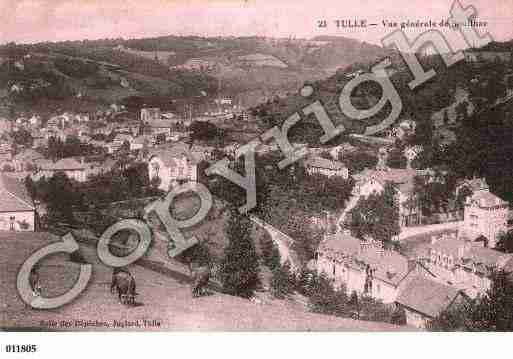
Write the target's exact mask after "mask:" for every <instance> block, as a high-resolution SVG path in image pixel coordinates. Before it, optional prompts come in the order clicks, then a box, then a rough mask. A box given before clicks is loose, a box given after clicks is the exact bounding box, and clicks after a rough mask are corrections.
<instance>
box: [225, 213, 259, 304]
mask: <svg viewBox="0 0 513 359" xmlns="http://www.w3.org/2000/svg"><path fill="white" fill-rule="evenodd" d="M251 226H252V223H251V220H250V219H249V217H248V215H243V214H240V213H239V212H238V210H237V208H235V207H232V208H231V210H230V218H229V219H228V223H227V226H226V236H227V237H228V246H227V247H226V249H225V252H224V258H223V260H222V262H221V270H220V279H221V283H222V284H223V289H224V291H225V292H226V293H228V294H231V295H237V296H240V297H243V298H250V297H251V296H253V294H254V292H255V290H256V289H257V288H258V287H259V286H260V279H259V267H258V256H257V253H256V249H255V244H254V243H253V239H252V238H251Z"/></svg>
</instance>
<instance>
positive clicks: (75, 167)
mask: <svg viewBox="0 0 513 359" xmlns="http://www.w3.org/2000/svg"><path fill="white" fill-rule="evenodd" d="M57 172H62V173H64V174H65V175H66V176H68V178H69V179H72V180H75V181H77V182H85V181H86V180H87V177H86V166H85V165H84V164H83V162H82V160H80V161H78V160H76V159H75V158H72V157H69V158H63V159H60V160H59V161H57V162H53V161H50V160H44V161H40V162H39V163H38V172H37V173H36V175H35V177H36V179H38V178H41V177H45V178H51V177H53V176H54V175H55V174H56V173H57Z"/></svg>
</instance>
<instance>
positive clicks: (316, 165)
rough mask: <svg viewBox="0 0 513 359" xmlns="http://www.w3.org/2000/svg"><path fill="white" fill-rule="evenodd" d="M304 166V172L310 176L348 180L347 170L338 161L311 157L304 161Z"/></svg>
mask: <svg viewBox="0 0 513 359" xmlns="http://www.w3.org/2000/svg"><path fill="white" fill-rule="evenodd" d="M304 165H305V169H306V172H307V173H308V174H310V175H312V174H322V175H325V176H328V177H332V176H339V177H342V178H344V179H348V178H349V170H348V168H347V167H346V166H345V165H344V164H343V163H342V162H340V161H335V160H329V159H326V158H323V157H318V156H311V157H310V158H308V159H306V160H305V161H304Z"/></svg>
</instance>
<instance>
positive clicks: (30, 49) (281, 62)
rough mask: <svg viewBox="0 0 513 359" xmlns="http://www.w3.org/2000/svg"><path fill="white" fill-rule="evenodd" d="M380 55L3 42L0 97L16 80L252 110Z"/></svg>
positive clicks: (316, 47) (226, 43)
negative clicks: (227, 101) (209, 100)
mask: <svg viewBox="0 0 513 359" xmlns="http://www.w3.org/2000/svg"><path fill="white" fill-rule="evenodd" d="M383 53H384V51H383V49H381V48H380V47H378V46H374V45H370V44H366V43H363V42H359V41H356V40H351V39H346V38H342V37H334V38H331V39H329V40H327V41H318V40H306V39H273V38H260V37H241V38H235V37H233V38H232V37H231V38H200V37H177V36H164V37H157V38H147V39H130V40H124V39H112V40H96V41H67V42H59V43H40V44H32V45H14V44H9V45H6V46H2V47H0V65H1V66H0V93H3V94H4V95H5V94H6V91H7V93H8V92H9V91H8V90H9V88H10V87H11V86H12V84H13V83H15V81H17V80H20V76H21V79H22V80H30V81H36V80H38V79H43V80H44V81H47V82H49V83H51V84H52V86H50V88H49V89H48V91H50V90H51V91H53V92H56V93H57V94H53V92H52V95H51V96H50V97H55V96H57V97H58V96H61V97H62V96H64V97H66V96H69V95H79V94H80V95H81V96H82V97H86V98H89V99H92V100H93V101H105V102H114V101H119V100H120V99H122V98H125V97H128V96H134V95H138V96H147V95H150V96H168V97H172V98H182V97H194V96H202V95H204V94H205V93H206V94H207V97H212V96H230V97H233V98H235V99H236V101H237V103H241V104H243V105H245V106H253V105H256V104H258V103H259V102H261V101H266V100H267V99H270V98H273V97H274V96H276V95H279V96H285V95H286V94H287V93H290V92H295V91H296V90H297V89H298V88H299V87H300V86H301V85H302V84H303V83H304V82H305V81H307V80H319V79H323V78H326V77H327V76H329V75H331V74H333V73H334V72H335V71H336V69H338V68H341V67H346V66H348V65H350V64H352V63H354V62H359V61H363V60H372V59H377V58H379V57H380V56H382V55H383ZM34 62H35V64H32V63H34ZM19 65H22V66H23V67H24V69H21V67H20V66H19ZM34 65H35V66H36V67H37V70H36V69H34ZM63 70H64V71H63ZM14 73H17V75H16V76H15V75H14ZM27 73H28V74H27ZM216 79H217V80H219V81H216ZM56 82H57V83H58V84H57V83H56ZM54 87H55V89H54ZM31 97H39V94H38V95H35V94H32V95H31Z"/></svg>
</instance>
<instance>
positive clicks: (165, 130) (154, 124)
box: [145, 120, 177, 138]
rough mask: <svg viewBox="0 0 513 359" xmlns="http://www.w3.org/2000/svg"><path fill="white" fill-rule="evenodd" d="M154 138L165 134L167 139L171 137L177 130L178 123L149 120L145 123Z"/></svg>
mask: <svg viewBox="0 0 513 359" xmlns="http://www.w3.org/2000/svg"><path fill="white" fill-rule="evenodd" d="M145 124H146V126H147V127H148V128H149V129H150V132H151V134H153V135H154V136H157V135H160V134H163V135H165V136H166V138H168V137H171V136H172V134H173V132H174V130H175V129H177V125H176V121H172V120H148V121H146V122H145Z"/></svg>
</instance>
